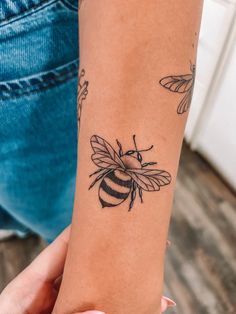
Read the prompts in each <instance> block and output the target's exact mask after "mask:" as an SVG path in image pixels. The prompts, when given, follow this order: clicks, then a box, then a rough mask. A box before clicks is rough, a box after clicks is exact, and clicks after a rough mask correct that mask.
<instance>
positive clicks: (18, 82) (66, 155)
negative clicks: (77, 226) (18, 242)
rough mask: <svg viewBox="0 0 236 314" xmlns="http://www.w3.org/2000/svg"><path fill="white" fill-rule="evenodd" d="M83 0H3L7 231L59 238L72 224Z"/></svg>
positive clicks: (1, 163) (2, 209) (2, 192)
mask: <svg viewBox="0 0 236 314" xmlns="http://www.w3.org/2000/svg"><path fill="white" fill-rule="evenodd" d="M77 8H78V5H77V0H0V229H17V230H20V231H23V232H25V231H28V230H31V231H33V232H36V233H38V234H40V235H41V236H42V237H44V238H45V239H47V240H49V241H51V240H53V239H54V238H55V237H56V236H57V234H58V233H59V232H60V231H61V230H62V229H63V228H64V227H65V226H67V225H68V224H69V223H70V220H71V213H72V207H73V198H74V189H75V174H76V159H77V158H76V151H77V119H76V94H77V72H78V66H79V58H78V35H77V34H78V13H77Z"/></svg>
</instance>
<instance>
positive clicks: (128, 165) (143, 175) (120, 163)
mask: <svg viewBox="0 0 236 314" xmlns="http://www.w3.org/2000/svg"><path fill="white" fill-rule="evenodd" d="M133 141H134V149H131V150H128V151H127V152H123V149H122V146H121V144H120V142H119V141H118V140H116V142H117V145H118V153H117V152H116V151H115V150H114V149H113V148H112V146H111V145H110V144H109V143H108V142H107V141H106V140H104V139H103V138H101V137H100V136H98V135H93V136H92V137H91V139H90V143H91V147H92V150H93V154H92V156H91V158H92V161H93V162H94V164H95V165H96V166H97V167H98V170H97V171H95V172H94V173H92V174H91V175H90V177H92V176H94V175H97V177H96V179H95V180H94V181H93V182H92V183H91V185H90V186H89V189H91V188H92V187H93V186H94V185H95V184H96V183H97V182H99V181H100V186H99V190H98V197H99V201H100V203H101V205H102V207H114V206H117V205H120V204H121V203H123V202H124V201H125V200H126V199H127V198H128V197H129V196H130V203H129V211H130V210H131V208H132V207H133V204H134V200H135V197H136V194H137V191H138V194H139V198H140V200H141V202H143V196H142V195H143V191H148V192H154V191H159V190H160V188H161V187H162V186H164V185H168V184H170V182H171V175H170V174H169V173H168V172H167V171H165V170H158V169H152V168H146V167H148V166H153V165H155V164H156V162H143V158H142V155H141V152H146V151H149V150H151V149H152V148H153V146H151V147H149V148H147V149H138V148H137V144H136V140H135V135H133Z"/></svg>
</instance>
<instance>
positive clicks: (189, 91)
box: [159, 63, 196, 114]
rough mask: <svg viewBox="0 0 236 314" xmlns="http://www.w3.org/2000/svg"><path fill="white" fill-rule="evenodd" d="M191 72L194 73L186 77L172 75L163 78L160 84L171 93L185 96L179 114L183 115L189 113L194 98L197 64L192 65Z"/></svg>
mask: <svg viewBox="0 0 236 314" xmlns="http://www.w3.org/2000/svg"><path fill="white" fill-rule="evenodd" d="M190 70H191V72H192V73H189V74H185V75H176V76H174V75H170V76H166V77H164V78H162V79H161V80H160V81H159V83H160V84H161V86H163V87H165V88H166V89H168V90H169V91H171V92H174V93H180V94H185V95H184V97H183V99H182V100H181V102H180V103H179V105H178V108H177V113H178V114H183V113H184V112H186V111H188V109H189V107H190V104H191V101H192V96H193V88H194V83H195V74H196V66H195V64H192V63H191V65H190Z"/></svg>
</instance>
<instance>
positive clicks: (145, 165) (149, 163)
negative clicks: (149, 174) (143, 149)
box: [142, 161, 157, 168]
mask: <svg viewBox="0 0 236 314" xmlns="http://www.w3.org/2000/svg"><path fill="white" fill-rule="evenodd" d="M156 164H157V162H154V161H151V162H145V163H144V164H142V168H144V167H147V166H153V165H156Z"/></svg>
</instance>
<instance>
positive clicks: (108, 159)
mask: <svg viewBox="0 0 236 314" xmlns="http://www.w3.org/2000/svg"><path fill="white" fill-rule="evenodd" d="M90 143H91V146H92V149H93V151H94V154H93V155H92V157H91V158H92V161H93V162H94V163H95V165H97V166H98V167H100V168H105V169H117V168H122V169H124V168H125V166H124V164H123V162H122V160H121V159H120V157H119V156H118V154H117V153H116V152H115V150H114V149H113V148H112V147H111V145H110V144H109V143H108V142H107V141H105V140H104V139H103V138H101V137H100V136H97V135H93V136H92V137H91V139H90Z"/></svg>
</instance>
